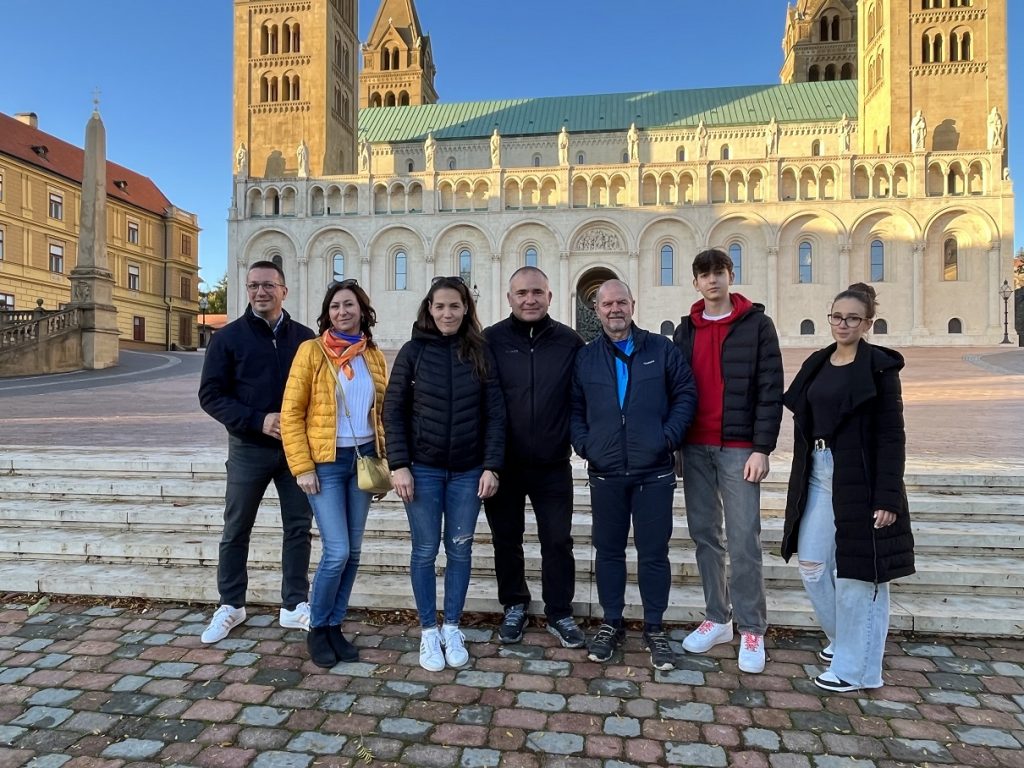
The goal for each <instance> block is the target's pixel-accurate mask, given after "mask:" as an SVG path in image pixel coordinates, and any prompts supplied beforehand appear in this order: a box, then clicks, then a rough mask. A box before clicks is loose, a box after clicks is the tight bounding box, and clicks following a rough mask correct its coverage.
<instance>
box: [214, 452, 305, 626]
mask: <svg viewBox="0 0 1024 768" xmlns="http://www.w3.org/2000/svg"><path fill="white" fill-rule="evenodd" d="M226 466H227V470H228V482H227V490H226V493H225V496H224V532H223V534H222V535H221V539H220V558H219V562H218V563H217V589H218V590H219V591H220V602H221V605H231V606H234V607H235V608H240V607H242V606H243V605H245V591H246V588H247V587H248V586H249V574H248V571H247V568H246V566H247V564H248V560H249V539H250V537H251V535H252V527H253V525H254V524H255V523H256V513H257V512H258V511H259V508H260V502H261V501H263V494H264V493H266V490H267V486H268V485H270V483H271V481H273V483H274V485H275V486H276V487H277V495H278V497H279V498H280V500H281V528H282V539H281V604H282V605H284V606H285V607H286V608H294V607H295V606H296V605H298V604H299V603H303V602H306V600H308V599H309V550H310V545H311V536H310V528H311V527H312V525H313V511H312V510H311V509H310V507H309V499H308V498H307V497H306V494H305V493H303V492H302V490H301V489H300V488H299V486H298V484H297V483H296V482H295V478H294V477H292V473H291V472H290V471H289V470H288V464H287V462H286V461H285V458H284V449H283V448H282V447H279V446H265V445H256V444H254V443H248V442H245V441H244V440H239V439H238V438H237V437H235V436H234V435H229V436H228V461H227V465H226Z"/></svg>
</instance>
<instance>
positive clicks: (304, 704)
mask: <svg viewBox="0 0 1024 768" xmlns="http://www.w3.org/2000/svg"><path fill="white" fill-rule="evenodd" d="M319 699H320V692H319V691H300V690H288V689H285V690H283V691H275V692H274V694H273V695H272V696H271V697H270V698H269V699H267V704H269V705H270V706H272V707H287V708H291V709H310V708H311V707H313V706H314V705H315V704H316V703H317V701H319Z"/></svg>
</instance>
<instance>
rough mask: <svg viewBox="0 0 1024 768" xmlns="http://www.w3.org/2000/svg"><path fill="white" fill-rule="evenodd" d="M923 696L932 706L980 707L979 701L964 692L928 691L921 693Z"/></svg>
mask: <svg viewBox="0 0 1024 768" xmlns="http://www.w3.org/2000/svg"><path fill="white" fill-rule="evenodd" d="M921 696H922V697H923V698H924V700H925V701H927V702H928V703H930V704H949V705H953V706H958V707H979V706H981V705H980V704H979V703H978V699H977V697H975V696H972V695H971V694H969V693H964V692H963V691H940V690H935V689H927V690H924V691H921Z"/></svg>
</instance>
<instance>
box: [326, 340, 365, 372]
mask: <svg viewBox="0 0 1024 768" xmlns="http://www.w3.org/2000/svg"><path fill="white" fill-rule="evenodd" d="M320 340H321V341H322V342H323V344H324V349H325V350H326V351H327V356H328V357H329V358H331V360H332V361H333V362H334V364H335V365H337V366H338V370H340V371H341V372H342V373H344V374H345V378H346V379H348V380H349V381H352V377H353V376H355V375H356V372H355V371H354V370H352V360H354V359H355V358H356V357H357V356H358V355H361V354H362V353H363V351H364V350H365V349H366V338H365V337H363V338H362V339H360V340H359V341H357V342H356V343H355V344H353V343H352V342H350V341H346V340H345V339H339V338H338V337H337V336H335V335H334V334H332V333H331V329H330V328H328V329H327V330H326V331H324V333H323V335H322V336H321V337H320Z"/></svg>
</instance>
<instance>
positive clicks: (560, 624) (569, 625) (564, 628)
mask: <svg viewBox="0 0 1024 768" xmlns="http://www.w3.org/2000/svg"><path fill="white" fill-rule="evenodd" d="M553 623H554V625H555V628H556V629H558V631H559V632H560V633H561V634H563V635H568V634H571V633H572V631H573V630H575V629H577V627H576V622H574V621H573V620H572V616H563V617H562V618H560V619H558V620H557V621H555V622H553Z"/></svg>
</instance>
